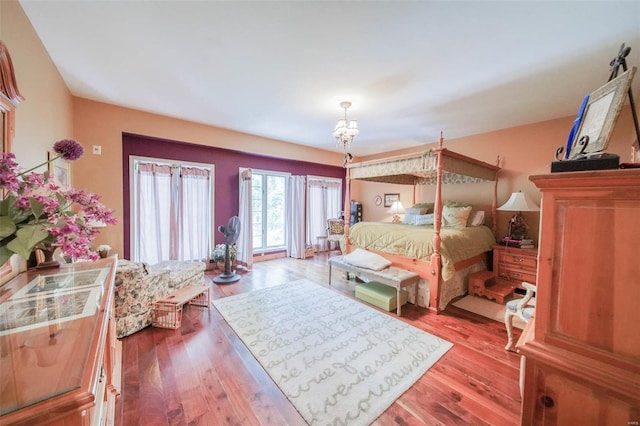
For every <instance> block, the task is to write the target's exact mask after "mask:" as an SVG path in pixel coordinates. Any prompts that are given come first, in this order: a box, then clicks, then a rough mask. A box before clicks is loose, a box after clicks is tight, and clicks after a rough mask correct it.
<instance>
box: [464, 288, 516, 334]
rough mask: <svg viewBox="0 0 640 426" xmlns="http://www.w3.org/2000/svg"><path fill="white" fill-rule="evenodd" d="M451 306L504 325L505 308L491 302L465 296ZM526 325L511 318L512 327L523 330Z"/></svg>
mask: <svg viewBox="0 0 640 426" xmlns="http://www.w3.org/2000/svg"><path fill="white" fill-rule="evenodd" d="M453 306H455V307H458V308H460V309H464V310H465V311H469V312H473V313H474V314H478V315H482V316H483V317H486V318H490V319H492V320H495V321H498V322H501V323H503V324H504V311H505V309H506V308H505V306H504V305H501V304H499V303H496V302H494V301H492V300H489V299H485V298H483V297H478V296H465V297H463V298H462V299H460V300H458V301H457V302H454V303H453ZM525 325H527V324H526V323H525V322H524V321H522V320H521V319H520V318H518V317H513V326H514V327H516V328H519V329H521V330H522V329H524V327H525Z"/></svg>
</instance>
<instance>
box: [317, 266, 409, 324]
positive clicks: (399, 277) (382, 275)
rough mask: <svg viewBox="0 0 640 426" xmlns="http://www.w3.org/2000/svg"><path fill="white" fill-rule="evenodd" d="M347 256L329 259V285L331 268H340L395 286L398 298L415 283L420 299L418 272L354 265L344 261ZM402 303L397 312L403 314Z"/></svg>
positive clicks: (389, 267)
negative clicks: (374, 268) (377, 269)
mask: <svg viewBox="0 0 640 426" xmlns="http://www.w3.org/2000/svg"><path fill="white" fill-rule="evenodd" d="M344 258H345V256H336V257H332V258H331V259H329V285H331V270H332V268H338V269H341V270H343V271H347V272H351V273H353V274H356V275H357V276H359V277H362V278H366V279H367V280H370V281H377V282H379V283H382V284H384V285H387V286H391V287H394V288H395V289H396V293H397V300H402V296H401V294H400V293H401V291H402V289H404V288H405V287H408V286H410V285H414V284H415V299H414V300H416V301H417V300H418V281H419V280H420V276H419V275H418V274H417V273H416V272H411V271H407V270H406V269H402V268H398V267H396V266H388V267H386V268H384V269H381V270H379V271H376V270H373V269H367V268H362V267H359V266H355V265H352V264H350V263H347V262H345V261H344ZM401 307H402V303H398V304H397V309H396V312H397V313H398V316H400V315H401V311H402V309H401Z"/></svg>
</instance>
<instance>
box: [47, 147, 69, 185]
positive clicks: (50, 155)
mask: <svg viewBox="0 0 640 426" xmlns="http://www.w3.org/2000/svg"><path fill="white" fill-rule="evenodd" d="M56 157H57V155H56V153H55V152H52V151H48V152H47V161H49V176H53V181H54V182H55V183H56V184H57V185H60V186H61V187H63V188H65V187H68V186H70V185H71V163H70V162H69V161H67V160H65V159H64V158H56ZM54 158H55V160H54Z"/></svg>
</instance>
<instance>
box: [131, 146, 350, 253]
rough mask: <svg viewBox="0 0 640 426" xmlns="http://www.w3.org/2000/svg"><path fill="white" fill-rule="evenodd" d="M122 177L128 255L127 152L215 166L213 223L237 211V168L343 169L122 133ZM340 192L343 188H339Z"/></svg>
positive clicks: (340, 173)
mask: <svg viewBox="0 0 640 426" xmlns="http://www.w3.org/2000/svg"><path fill="white" fill-rule="evenodd" d="M122 154H123V155H122V179H123V181H124V185H123V200H122V202H123V205H124V210H123V216H124V218H125V220H124V257H125V258H129V255H130V252H129V240H130V239H129V232H130V223H129V220H128V218H129V212H130V203H129V195H130V194H129V183H130V181H129V176H130V170H129V156H130V155H134V156H141V157H153V158H162V159H167V160H177V161H190V162H198V163H204V164H213V165H214V166H215V180H214V182H215V184H214V194H215V212H214V226H215V228H216V229H217V227H218V226H219V225H222V224H224V223H226V222H227V220H228V219H229V217H231V216H233V215H237V214H238V197H239V187H238V168H239V167H246V168H252V169H261V170H269V171H276V172H288V173H291V174H292V175H315V176H325V177H333V178H340V179H343V181H344V177H345V169H344V168H342V167H336V166H329V165H323V164H317V163H311V162H307V161H298V160H288V159H283V158H274V157H269V156H266V155H256V154H249V153H243V152H240V151H234V150H229V149H222V148H214V147H206V146H202V145H195V144H190V143H184V142H175V141H169V140H162V139H157V138H149V137H145V136H139V135H131V134H124V135H123V136H122ZM343 193H344V190H343ZM214 237H215V241H216V243H221V242H223V241H222V234H221V233H220V232H215V233H214Z"/></svg>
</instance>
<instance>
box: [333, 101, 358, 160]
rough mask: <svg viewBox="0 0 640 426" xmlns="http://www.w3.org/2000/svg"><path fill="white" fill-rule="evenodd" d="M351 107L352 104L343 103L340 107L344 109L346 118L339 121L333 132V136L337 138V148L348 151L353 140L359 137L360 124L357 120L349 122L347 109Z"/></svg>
mask: <svg viewBox="0 0 640 426" xmlns="http://www.w3.org/2000/svg"><path fill="white" fill-rule="evenodd" d="M350 106H351V102H342V103H340V107H341V108H344V118H341V119H340V120H338V123H337V124H336V128H335V129H334V130H333V136H334V137H335V138H336V144H337V146H342V148H343V149H348V148H349V146H350V145H351V141H353V138H355V137H356V136H358V133H359V132H360V131H359V130H358V122H357V121H356V120H350V121H348V120H347V109H348V108H349V107H350Z"/></svg>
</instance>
